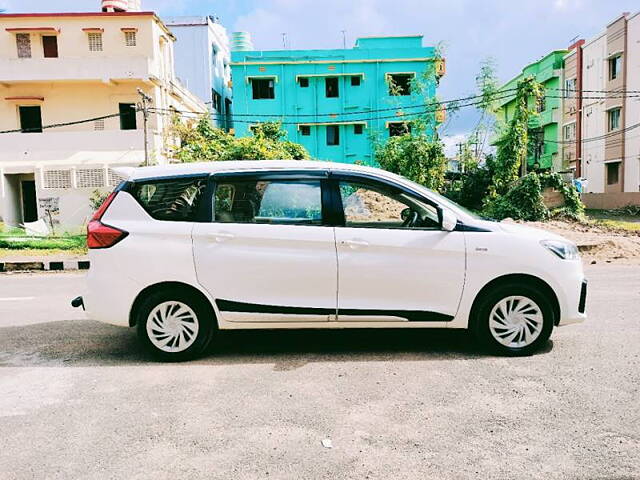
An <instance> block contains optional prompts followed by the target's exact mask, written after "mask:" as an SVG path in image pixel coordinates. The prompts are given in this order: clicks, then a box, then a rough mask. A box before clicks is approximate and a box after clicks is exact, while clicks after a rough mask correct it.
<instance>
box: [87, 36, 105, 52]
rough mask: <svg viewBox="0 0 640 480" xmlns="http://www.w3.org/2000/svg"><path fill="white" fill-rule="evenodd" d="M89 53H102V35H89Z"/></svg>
mask: <svg viewBox="0 0 640 480" xmlns="http://www.w3.org/2000/svg"><path fill="white" fill-rule="evenodd" d="M88 36H89V51H90V52H101V51H102V33H95V32H94V33H89V34H88Z"/></svg>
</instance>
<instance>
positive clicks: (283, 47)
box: [281, 33, 287, 50]
mask: <svg viewBox="0 0 640 480" xmlns="http://www.w3.org/2000/svg"><path fill="white" fill-rule="evenodd" d="M281 35H282V49H283V50H286V49H287V34H286V33H281Z"/></svg>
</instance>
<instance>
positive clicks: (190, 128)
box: [173, 115, 310, 162]
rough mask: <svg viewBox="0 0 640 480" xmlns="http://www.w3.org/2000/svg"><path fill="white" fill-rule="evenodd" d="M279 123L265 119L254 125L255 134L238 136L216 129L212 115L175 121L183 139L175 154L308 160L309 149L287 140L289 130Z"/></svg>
mask: <svg viewBox="0 0 640 480" xmlns="http://www.w3.org/2000/svg"><path fill="white" fill-rule="evenodd" d="M281 127H282V126H281V124H280V123H279V122H264V123H259V124H257V125H255V126H254V127H253V128H252V132H253V135H251V136H248V137H240V138H237V137H234V136H233V135H230V134H228V133H226V132H225V131H223V130H221V129H219V128H215V127H214V126H213V125H212V124H211V118H210V117H209V116H206V115H205V116H203V117H201V118H200V119H199V120H198V121H197V122H190V123H186V124H185V123H181V122H176V123H175V124H174V132H173V133H174V134H175V136H176V137H177V138H179V139H180V146H179V147H176V149H175V153H174V157H175V158H176V159H177V160H179V161H180V162H211V161H219V160H304V159H308V158H310V157H309V153H308V152H307V150H306V149H305V148H304V147H303V146H302V145H299V144H297V143H294V142H291V141H289V140H287V139H286V137H287V132H286V131H285V130H283V129H282V128H281Z"/></svg>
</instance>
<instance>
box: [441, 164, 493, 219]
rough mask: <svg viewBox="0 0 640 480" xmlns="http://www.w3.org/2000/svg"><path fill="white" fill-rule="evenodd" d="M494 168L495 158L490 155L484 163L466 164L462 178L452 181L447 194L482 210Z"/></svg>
mask: <svg viewBox="0 0 640 480" xmlns="http://www.w3.org/2000/svg"><path fill="white" fill-rule="evenodd" d="M492 168H493V159H492V157H490V156H487V159H486V163H485V164H484V165H478V164H477V163H473V164H467V165H465V173H463V174H462V175H461V177H460V180H456V181H454V182H452V184H451V186H450V188H449V190H448V191H447V192H446V193H445V195H446V196H447V197H449V198H450V199H451V200H453V201H454V202H456V203H459V204H460V205H462V206H464V207H467V208H469V209H471V210H481V209H482V207H483V205H484V199H485V198H486V197H487V195H488V194H489V187H490V186H491V178H492V176H493V173H492Z"/></svg>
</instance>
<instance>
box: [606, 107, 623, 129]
mask: <svg viewBox="0 0 640 480" xmlns="http://www.w3.org/2000/svg"><path fill="white" fill-rule="evenodd" d="M620 110H621V109H620V107H618V108H612V109H611V110H609V111H608V112H607V116H608V122H607V123H608V125H609V131H610V132H613V131H614V130H619V129H620Z"/></svg>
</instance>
